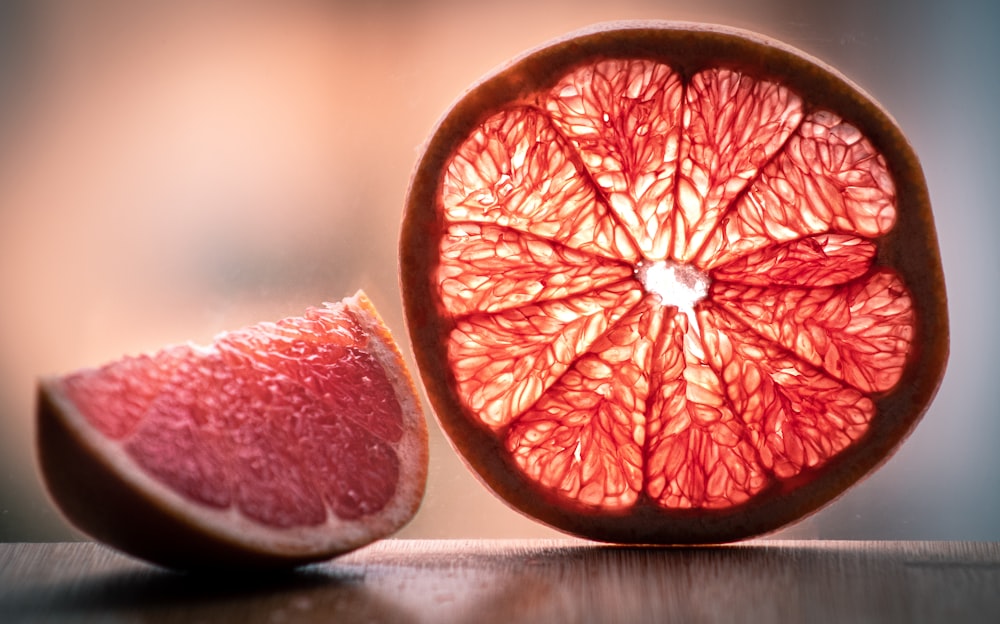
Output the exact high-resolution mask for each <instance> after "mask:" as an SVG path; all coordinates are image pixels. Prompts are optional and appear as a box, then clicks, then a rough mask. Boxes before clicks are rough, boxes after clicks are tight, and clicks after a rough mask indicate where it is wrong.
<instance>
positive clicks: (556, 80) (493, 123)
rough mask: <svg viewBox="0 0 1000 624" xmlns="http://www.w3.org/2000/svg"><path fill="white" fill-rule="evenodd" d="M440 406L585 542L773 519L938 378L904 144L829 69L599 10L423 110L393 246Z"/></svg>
mask: <svg viewBox="0 0 1000 624" xmlns="http://www.w3.org/2000/svg"><path fill="white" fill-rule="evenodd" d="M400 252H401V283H402V289H403V299H404V305H405V310H406V317H407V322H408V327H409V333H410V337H411V340H412V343H413V346H414V350H415V354H416V359H417V363H418V365H419V367H420V372H421V376H422V379H423V382H424V384H425V386H426V388H427V390H428V394H429V396H430V399H431V402H432V404H433V406H434V408H435V412H436V415H437V417H438V419H439V421H440V422H441V425H442V427H443V429H444V430H445V431H446V432H447V433H448V435H449V438H450V440H451V441H452V443H453V445H454V446H455V447H456V448H457V450H458V451H459V453H460V454H461V455H462V456H463V457H464V459H465V461H466V462H467V463H468V464H469V465H470V466H471V467H472V468H473V470H474V471H475V472H476V473H477V474H478V475H479V476H480V477H481V479H482V480H483V481H484V482H485V483H486V484H487V485H488V486H489V487H490V488H492V489H493V490H494V491H495V492H496V493H497V494H498V495H499V496H500V497H502V498H503V499H504V500H506V501H507V502H508V503H509V504H511V505H512V506H513V507H515V508H516V509H518V510H520V511H522V512H523V513H525V514H527V515H529V516H532V517H534V518H537V519H538V520H541V521H543V522H545V523H547V524H549V525H551V526H553V527H556V528H559V529H562V530H564V531H567V532H570V533H574V534H577V535H580V536H584V537H589V538H593V539H598V540H607V541H615V542H655V543H709V542H723V541H731V540H736V539H741V538H745V537H749V536H753V535H757V534H761V533H765V532H769V531H773V530H775V529H777V528H779V527H781V526H783V525H785V524H786V523H789V522H792V521H794V520H796V519H798V518H801V517H802V516H803V515H805V514H808V513H809V512H811V511H813V510H815V509H817V508H818V507H820V506H821V505H823V504H825V503H827V502H828V501H830V500H831V499H833V498H834V497H836V496H837V495H839V494H840V493H841V492H843V491H844V490H845V488H847V487H848V486H850V485H851V484H852V483H855V482H856V481H858V480H859V479H861V478H862V477H863V476H865V475H866V474H868V473H869V472H870V471H871V470H872V469H874V468H875V467H876V466H878V465H879V464H881V463H882V462H883V461H885V460H886V459H887V458H888V457H889V456H890V454H891V453H892V452H893V451H894V449H896V448H897V446H898V445H899V443H900V442H901V441H902V440H903V439H904V438H905V437H906V435H907V434H908V433H909V432H910V431H911V429H912V428H913V426H914V425H915V424H916V422H917V421H918V419H919V418H920V416H921V415H922V414H923V412H924V411H925V409H926V408H927V406H928V404H929V402H930V401H931V399H932V397H933V395H934V394H935V392H936V389H937V387H938V384H939V382H940V379H941V376H942V374H943V371H944V366H945V361H946V358H947V351H948V319H947V307H946V298H945V287H944V279H943V274H942V269H941V263H940V257H939V253H938V247H937V240H936V234H935V230H934V224H933V219H932V215H931V209H930V204H929V200H928V195H927V190H926V187H925V183H924V178H923V174H922V172H921V169H920V165H919V162H918V160H917V158H916V156H915V154H914V152H913V150H912V148H911V147H910V145H909V143H908V142H907V141H906V139H905V137H904V136H903V134H902V132H901V131H900V130H899V128H898V127H897V125H896V124H895V122H894V121H893V120H892V119H891V118H890V116H889V115H888V114H887V113H886V112H885V111H884V110H883V109H882V108H881V107H879V105H877V104H876V103H875V102H874V101H873V100H872V99H871V98H870V97H868V96H867V95H865V94H864V93H863V92H862V91H861V90H860V89H859V88H858V87H856V86H855V85H853V84H851V83H850V82H849V81H848V80H847V79H846V78H844V77H842V76H841V75H840V74H838V73H837V72H836V71H834V70H833V69H831V68H830V67H827V66H826V65H824V64H823V63H821V62H819V61H817V60H815V59H812V58H809V57H807V56H806V55H805V54H803V53H801V52H799V51H796V50H794V49H791V48H789V47H787V46H785V45H782V44H780V43H777V42H774V41H771V40H769V39H766V38H764V37H761V36H758V35H755V34H752V33H747V32H743V31H737V30H732V29H727V28H722V27H715V26H703V25H694V24H674V23H650V22H643V23H627V24H611V25H606V26H600V27H597V28H593V29H590V30H588V31H586V32H582V33H576V34H574V35H571V36H569V37H567V38H564V39H562V40H559V41H556V42H554V43H551V44H548V45H546V46H544V47H542V48H539V49H537V50H535V51H532V52H530V53H528V54H526V55H525V56H523V57H521V58H519V59H517V60H515V61H513V62H512V63H510V64H509V65H507V66H505V67H503V68H502V69H500V70H498V71H496V72H495V73H493V74H491V75H490V76H488V77H486V78H485V79H483V80H482V81H481V82H480V83H478V84H476V85H475V86H473V87H472V88H471V89H470V90H469V91H468V92H467V93H466V94H465V95H464V96H463V97H462V98H461V99H460V100H459V101H458V102H457V103H456V104H455V105H454V106H453V108H451V110H450V111H449V112H448V113H447V115H446V116H445V117H444V118H443V120H442V121H441V122H440V124H439V125H438V127H437V128H436V130H435V131H434V133H433V135H432V137H431V138H430V140H429V142H428V144H427V145H426V148H425V150H424V152H423V154H422V156H421V159H420V161H419V163H418V165H417V168H416V170H415V173H414V177H413V179H412V182H411V187H410V190H409V195H408V199H407V203H406V208H405V215H404V221H403V226H402V232H401V241H400Z"/></svg>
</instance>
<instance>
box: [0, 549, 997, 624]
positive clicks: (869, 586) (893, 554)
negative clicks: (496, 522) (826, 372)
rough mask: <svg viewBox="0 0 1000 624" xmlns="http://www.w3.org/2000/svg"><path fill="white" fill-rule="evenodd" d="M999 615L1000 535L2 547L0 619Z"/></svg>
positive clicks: (484, 621)
mask: <svg viewBox="0 0 1000 624" xmlns="http://www.w3.org/2000/svg"><path fill="white" fill-rule="evenodd" d="M38 621H51V622H98V621H100V622H105V621H115V622H154V623H158V622H185V623H186V622H239V623H240V624H247V623H252V622H286V621H287V622H291V621H295V622H334V621H336V622H373V621H374V622H476V623H477V624H490V623H492V622H504V623H508V622H628V623H633V622H673V621H677V622H908V623H909V622H948V623H949V624H957V623H959V622H997V621H1000V543H993V542H990V543H981V542H975V543H972V542H823V541H768V540H762V541H754V542H747V543H742V544H736V545H731V546H718V547H700V548H641V547H620V546H607V545H601V544H594V543H591V542H583V541H576V540H530V541H521V540H386V541H383V542H380V543H377V544H374V545H372V546H370V547H368V548H365V549H363V550H360V551H357V552H355V553H352V554H350V555H347V556H344V557H341V558H339V559H336V560H334V561H331V562H327V563H323V564H318V565H313V566H309V567H305V568H301V569H299V570H296V571H293V572H290V573H286V574H281V575H277V576H266V577H262V576H242V577H241V576H238V575H237V576H220V575H217V574H216V575H197V574H179V573H175V572H169V571H165V570H161V569H159V568H155V567H152V566H149V565H146V564H144V563H141V562H138V561H135V560H132V559H129V558H126V557H124V556H122V555H119V554H117V553H115V552H113V551H111V550H108V549H106V548H104V547H102V546H99V545H96V544H93V543H84V542H80V543H62V544H0V622H4V623H14V622H38Z"/></svg>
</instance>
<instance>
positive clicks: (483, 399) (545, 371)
mask: <svg viewBox="0 0 1000 624" xmlns="http://www.w3.org/2000/svg"><path fill="white" fill-rule="evenodd" d="M641 296H642V292H641V290H640V289H639V287H638V283H637V282H635V281H633V280H628V281H625V282H619V283H617V284H613V285H612V286H610V287H608V288H606V289H601V290H597V291H595V292H593V293H591V294H585V295H579V296H576V297H570V298H567V299H557V300H554V301H549V302H543V303H540V304H537V305H534V304H533V305H526V306H523V307H520V308H516V309H512V310H506V311H503V312H499V313H497V314H476V315H470V316H467V317H463V318H462V319H460V320H459V321H457V322H456V324H455V329H454V330H452V332H451V335H450V337H449V340H448V359H449V361H450V362H452V370H453V373H454V375H455V380H456V383H457V385H458V389H459V392H460V393H461V395H462V396H463V397H464V399H465V401H466V406H467V407H468V408H469V409H470V410H472V411H473V413H474V414H475V415H476V417H477V418H479V419H480V420H481V421H482V422H483V423H485V424H487V425H489V426H491V427H494V428H497V427H500V426H502V425H505V424H507V423H509V422H510V421H511V420H512V419H513V418H515V417H516V416H518V415H520V414H523V413H524V411H525V410H526V409H528V408H529V407H530V406H531V405H533V404H534V403H535V401H537V400H538V398H539V397H540V396H541V395H542V393H543V392H545V390H547V389H548V388H549V386H551V385H552V384H553V383H554V382H555V381H556V380H557V379H558V378H559V377H560V376H561V375H562V374H563V373H564V372H566V370H567V369H569V367H570V366H571V365H572V364H573V362H574V361H576V360H577V359H578V358H579V357H580V356H582V355H583V354H584V353H586V352H587V350H588V349H589V348H590V347H591V346H592V345H593V344H594V342H596V341H597V340H598V339H599V338H600V337H601V336H602V335H604V334H605V332H606V331H607V330H608V327H610V326H611V325H612V324H613V323H614V322H615V321H617V320H618V319H619V318H621V317H622V316H623V315H624V314H625V313H626V312H628V310H629V309H630V308H632V307H633V306H635V304H636V303H638V302H639V299H640V298H641Z"/></svg>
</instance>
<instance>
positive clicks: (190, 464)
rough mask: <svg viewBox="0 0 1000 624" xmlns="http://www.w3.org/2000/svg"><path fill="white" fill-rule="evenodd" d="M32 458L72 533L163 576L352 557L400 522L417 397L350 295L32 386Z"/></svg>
mask: <svg viewBox="0 0 1000 624" xmlns="http://www.w3.org/2000/svg"><path fill="white" fill-rule="evenodd" d="M38 447H39V457H40V463H41V469H42V474H43V476H44V479H45V481H46V484H47V486H48V488H49V492H50V493H51V495H52V497H53V498H54V499H55V502H56V503H57V504H58V506H59V507H60V508H61V509H62V511H63V512H64V513H65V514H66V516H67V517H68V518H69V519H70V520H71V521H72V522H73V523H74V524H76V525H77V526H78V527H79V528H80V529H82V530H83V531H85V532H86V533H89V534H90V535H92V536H93V537H95V538H97V539H98V540H101V541H103V542H105V543H107V544H110V545H112V546H115V547H117V548H119V549H121V550H123V551H125V552H127V553H130V554H132V555H135V556H137V557H140V558H143V559H146V560H149V561H151V562H154V563H157V564H161V565H164V566H168V567H174V568H205V567H236V566H251V567H252V566H257V567H268V566H270V567H285V566H292V565H297V564H302V563H308V562H310V561H316V560H321V559H326V558H329V557H332V556H334V555H337V554H340V553H343V552H346V551H349V550H353V549H355V548H358V547H360V546H364V545H365V544H368V543H370V542H372V541H373V540H376V539H379V538H382V537H386V536H388V535H390V534H391V533H393V532H394V531H396V530H397V529H399V528H400V527H402V526H403V525H404V524H406V523H407V522H408V521H409V520H410V519H411V517H412V516H413V515H414V513H415V512H416V510H417V507H418V505H419V503H420V500H421V497H422V496H423V492H424V485H425V481H426V474H427V430H426V425H425V422H424V417H423V414H422V413H421V411H420V405H419V402H418V399H417V396H416V394H415V390H414V387H413V385H412V382H411V380H410V378H409V375H408V373H407V371H406V369H405V366H404V364H403V361H402V359H401V357H400V354H399V351H398V350H397V348H396V345H395V343H394V342H393V339H392V336H391V335H390V334H389V331H388V330H387V329H386V327H385V326H384V324H383V323H382V320H381V319H380V317H379V316H378V314H377V312H376V310H375V308H374V306H373V305H372V304H371V302H370V301H369V300H368V298H367V297H366V296H365V295H364V294H363V293H358V294H357V295H355V296H354V297H350V298H347V299H345V300H343V301H342V302H340V303H337V304H327V305H326V306H325V307H322V308H312V309H309V310H308V311H307V312H306V313H305V315H304V316H302V317H300V318H289V319H285V320H282V321H279V322H277V323H261V324H259V325H255V326H252V327H248V328H246V329H242V330H239V331H234V332H230V333H226V334H222V335H220V336H218V337H217V338H216V339H215V341H214V342H213V343H212V344H211V345H210V346H208V347H200V346H195V345H191V344H185V345H178V346H172V347H168V348H165V349H163V350H161V351H159V352H158V353H155V354H153V355H142V356H137V357H126V358H123V359H121V360H119V361H116V362H113V363H111V364H108V365H106V366H103V367H101V368H97V369H87V370H81V371H78V372H74V373H72V374H69V375H66V376H63V377H52V378H48V379H44V380H43V381H41V383H40V387H39V409H38Z"/></svg>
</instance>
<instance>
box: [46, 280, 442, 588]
mask: <svg viewBox="0 0 1000 624" xmlns="http://www.w3.org/2000/svg"><path fill="white" fill-rule="evenodd" d="M326 305H327V306H328V307H336V306H343V308H345V309H346V311H347V312H348V313H349V314H350V316H351V317H353V319H354V320H355V321H356V322H357V323H358V324H359V325H360V326H362V327H363V328H364V333H365V335H366V337H367V339H368V344H367V345H366V347H365V348H366V350H367V351H368V352H370V353H371V355H373V357H374V358H375V359H376V360H377V361H378V362H379V364H380V365H381V366H382V368H383V369H384V371H385V372H386V374H387V376H388V378H389V380H390V382H391V384H392V386H393V389H394V391H395V396H396V399H397V400H398V401H399V403H400V407H401V411H402V418H403V424H402V429H403V435H402V437H401V438H400V439H399V441H398V442H396V443H395V444H394V445H393V450H394V451H395V454H396V456H397V458H398V460H399V466H400V471H399V473H400V478H399V481H398V483H397V484H396V490H395V493H394V494H393V496H392V497H391V499H390V500H389V501H388V503H387V504H386V505H385V507H383V508H382V509H381V510H379V511H378V512H376V513H374V514H371V515H368V516H363V517H361V518H360V519H341V518H339V517H338V516H337V515H336V514H334V513H332V512H328V513H327V514H326V517H327V519H326V521H325V522H324V523H322V524H320V525H316V526H298V527H289V528H280V529H279V528H275V527H269V526H264V525H262V524H260V523H258V522H255V521H253V520H251V519H249V518H247V517H246V516H245V515H243V514H242V513H240V511H238V510H237V509H236V508H235V506H231V507H229V508H225V509H217V508H212V507H208V506H205V505H199V504H195V503H193V502H192V501H191V500H190V499H189V498H187V497H185V496H183V495H182V494H180V493H178V492H177V491H176V490H174V489H172V488H171V487H168V486H167V485H165V484H164V483H163V482H162V481H160V480H158V479H156V478H154V477H152V476H151V475H150V474H148V473H147V471H145V470H143V469H142V468H140V467H139V466H138V465H137V464H136V462H135V460H134V459H132V458H131V457H130V456H129V455H128V454H127V453H126V451H125V449H124V447H123V445H122V444H121V443H120V442H118V441H115V440H113V439H111V438H109V437H107V436H106V435H104V434H102V433H100V432H99V431H98V430H97V429H96V428H95V427H94V425H93V424H91V423H90V422H88V420H87V418H86V417H85V416H84V415H83V414H82V413H81V412H80V410H79V409H78V407H77V406H76V405H75V404H74V403H73V402H72V401H71V400H69V398H68V397H67V396H66V393H65V392H64V390H63V386H62V378H61V377H47V378H43V379H41V380H40V381H39V386H38V395H39V396H38V423H37V425H38V431H37V435H38V440H37V441H38V456H39V462H40V468H41V472H42V475H43V478H44V481H45V484H46V486H47V488H48V491H49V493H50V495H51V496H52V498H53V499H54V501H55V503H56V504H57V506H58V507H59V508H60V510H61V511H62V512H63V513H64V514H65V515H66V517H67V518H68V519H69V520H70V521H71V522H72V523H73V524H74V525H76V526H77V527H78V528H79V529H81V530H82V531H84V532H85V533H88V534H90V535H91V536H93V537H95V538H96V539H98V540H100V541H102V542H104V543H107V544H109V545H111V546H114V547H116V548H119V549H120V550H122V551H124V552H127V553H129V554H132V555H134V556H136V557H139V558H142V559H146V560H148V561H150V562H153V563H156V564H160V565H163V566H166V567H172V568H182V569H189V568H213V567H227V568H228V567H237V566H239V567H261V568H269V567H271V568H273V567H289V566H294V565H301V564H304V563H309V562H313V561H319V560H324V559H328V558H331V557H334V556H336V555H339V554H342V553H345V552H348V551H351V550H355V549H357V548H360V547H362V546H365V545H367V544H369V543H371V542H372V541H374V540H376V539H381V538H384V537H387V536H389V535H391V534H392V533H394V532H396V531H397V530H399V529H400V528H401V527H402V526H404V525H405V524H406V523H408V522H409V521H410V520H411V519H412V517H413V516H414V514H415V513H416V511H417V509H418V507H419V505H420V502H421V500H422V497H423V493H424V489H425V485H426V478H427V464H428V438H427V429H426V423H425V420H424V416H423V413H422V410H421V408H420V404H419V400H418V398H417V394H416V389H415V387H414V385H413V382H412V380H411V379H410V377H409V374H408V372H407V370H406V367H405V364H404V362H403V359H402V355H401V353H400V352H399V349H398V347H397V346H396V344H395V342H394V340H393V338H392V335H391V334H390V332H389V330H388V329H387V327H386V326H385V324H384V322H383V321H382V319H381V317H380V316H379V315H378V312H377V311H376V310H375V307H374V305H373V304H372V303H371V301H370V300H369V299H368V297H367V296H366V295H365V294H364V293H363V292H360V291H359V292H358V293H357V294H356V295H354V296H353V297H349V298H346V299H344V300H342V301H341V302H340V303H339V304H326ZM189 346H191V347H192V348H194V349H198V348H199V347H197V346H195V345H189Z"/></svg>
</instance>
